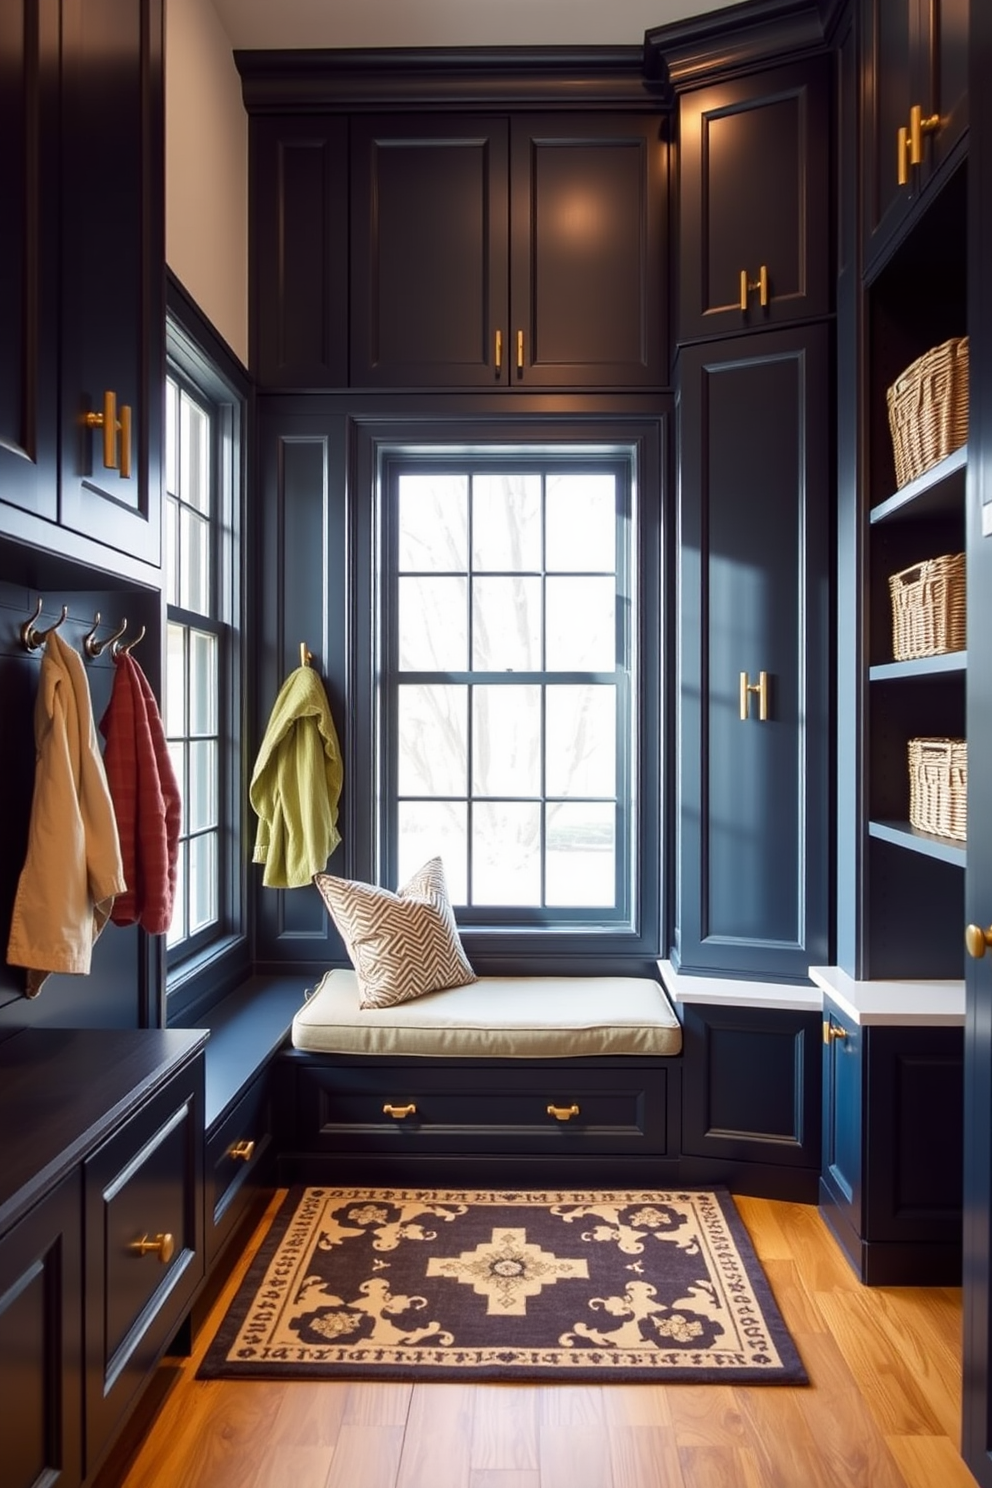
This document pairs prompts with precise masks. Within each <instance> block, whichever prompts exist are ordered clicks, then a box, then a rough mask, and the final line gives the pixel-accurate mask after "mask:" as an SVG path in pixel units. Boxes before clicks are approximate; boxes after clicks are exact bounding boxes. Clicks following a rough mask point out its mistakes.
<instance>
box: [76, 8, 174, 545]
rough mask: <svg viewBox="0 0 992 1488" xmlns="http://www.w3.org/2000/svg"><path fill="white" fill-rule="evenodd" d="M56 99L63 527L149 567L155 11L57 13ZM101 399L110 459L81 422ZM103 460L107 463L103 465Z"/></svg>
mask: <svg viewBox="0 0 992 1488" xmlns="http://www.w3.org/2000/svg"><path fill="white" fill-rule="evenodd" d="M62 89H63V93H62V183H63V192H64V195H63V211H62V220H61V228H60V237H61V245H62V267H61V272H62V411H61V508H60V520H61V522H62V523H63V525H65V526H66V527H69V528H71V529H72V530H73V531H75V532H81V533H84V534H86V535H87V536H89V537H92V538H95V539H96V540H97V541H99V542H102V543H105V544H106V545H107V546H109V547H112V548H115V549H120V550H121V551H123V552H126V553H129V554H131V555H132V556H133V557H136V558H140V559H143V560H145V561H147V562H149V563H153V564H157V563H158V561H159V552H160V547H161V530H160V505H161V474H160V465H161V456H162V417H163V393H162V389H163V385H164V367H165V362H164V337H165V253H164V238H163V208H164V165H163V145H162V134H163V108H162V0H63V6H62ZM108 392H109V393H112V394H114V396H115V399H116V405H117V422H119V423H120V424H121V426H122V427H121V428H120V429H119V430H118V431H117V437H116V439H115V440H114V441H113V442H114V444H115V446H116V448H115V449H109V450H106V451H105V450H104V441H103V433H102V431H101V430H100V429H99V428H90V427H87V423H86V420H87V415H89V414H96V415H101V414H102V413H103V411H104V397H105V394H106V393H108ZM124 408H127V409H129V410H130V419H131V431H130V438H128V437H127V430H126V427H125V418H126V416H125V415H123V412H122V411H123V409H124ZM105 455H107V456H109V458H110V460H111V461H115V462H116V463H115V464H112V465H109V466H108V465H107V464H105ZM128 455H129V458H130V466H131V468H130V474H129V475H125V468H126V467H125V461H126V457H127V456H128Z"/></svg>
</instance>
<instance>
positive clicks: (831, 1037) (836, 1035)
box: [823, 1018, 847, 1044]
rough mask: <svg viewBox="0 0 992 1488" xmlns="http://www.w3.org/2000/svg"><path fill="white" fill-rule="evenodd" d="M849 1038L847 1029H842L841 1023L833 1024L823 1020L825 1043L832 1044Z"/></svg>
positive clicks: (826, 1019)
mask: <svg viewBox="0 0 992 1488" xmlns="http://www.w3.org/2000/svg"><path fill="white" fill-rule="evenodd" d="M846 1038H847V1029H846V1028H841V1026H840V1024H839V1023H831V1022H830V1020H829V1019H828V1018H824V1020H823V1042H824V1043H825V1044H832V1043H834V1042H835V1041H837V1040H841V1039H846Z"/></svg>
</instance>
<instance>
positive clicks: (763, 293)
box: [129, 264, 768, 411]
mask: <svg viewBox="0 0 992 1488" xmlns="http://www.w3.org/2000/svg"><path fill="white" fill-rule="evenodd" d="M758 304H759V305H760V306H761V308H762V310H767V309H768V265H767V264H762V265H761V268H760V269H759V270H758ZM129 411H130V410H129Z"/></svg>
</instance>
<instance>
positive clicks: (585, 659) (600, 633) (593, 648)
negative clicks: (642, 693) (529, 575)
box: [546, 578, 617, 672]
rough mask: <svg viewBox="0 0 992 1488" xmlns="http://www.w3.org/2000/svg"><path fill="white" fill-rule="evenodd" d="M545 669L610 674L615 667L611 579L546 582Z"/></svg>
mask: <svg viewBox="0 0 992 1488" xmlns="http://www.w3.org/2000/svg"><path fill="white" fill-rule="evenodd" d="M547 616H548V621H547V623H548V650H547V658H546V662H547V667H548V670H549V671H553V672H570V671H571V672H612V671H613V670H614V669H615V667H616V664H617V640H616V582H615V580H614V579H612V578H609V579H586V578H581V579H579V578H575V579H557V578H556V579H548V581H547Z"/></svg>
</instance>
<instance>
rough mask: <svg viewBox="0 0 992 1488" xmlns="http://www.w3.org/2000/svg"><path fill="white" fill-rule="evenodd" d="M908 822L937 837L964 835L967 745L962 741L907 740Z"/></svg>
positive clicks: (965, 824)
mask: <svg viewBox="0 0 992 1488" xmlns="http://www.w3.org/2000/svg"><path fill="white" fill-rule="evenodd" d="M909 821H910V825H911V826H913V827H918V828H919V829H920V831H922V832H934V833H935V834H936V835H937V836H938V837H956V838H959V839H960V840H961V841H963V840H964V838H965V837H966V836H967V825H968V745H967V743H966V742H965V740H964V739H910V741H909Z"/></svg>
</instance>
